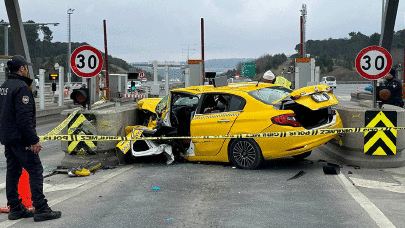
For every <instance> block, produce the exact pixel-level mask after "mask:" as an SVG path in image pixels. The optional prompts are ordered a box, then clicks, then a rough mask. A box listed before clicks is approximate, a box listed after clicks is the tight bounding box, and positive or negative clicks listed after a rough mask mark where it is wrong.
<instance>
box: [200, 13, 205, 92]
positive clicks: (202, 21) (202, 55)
mask: <svg viewBox="0 0 405 228" xmlns="http://www.w3.org/2000/svg"><path fill="white" fill-rule="evenodd" d="M201 60H202V67H201V68H202V85H204V84H205V83H204V75H205V63H204V18H201Z"/></svg>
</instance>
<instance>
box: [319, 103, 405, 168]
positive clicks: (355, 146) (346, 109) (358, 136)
mask: <svg viewBox="0 0 405 228" xmlns="http://www.w3.org/2000/svg"><path fill="white" fill-rule="evenodd" d="M362 104H363V105H364V104H371V103H365V102H362ZM336 110H337V111H338V112H339V114H340V117H341V119H342V122H343V127H360V128H362V127H365V112H366V111H396V112H397V126H398V127H405V109H403V108H399V107H396V106H392V105H384V106H383V109H374V108H371V107H364V106H352V105H346V106H341V105H339V106H337V107H336ZM342 143H343V145H342V146H339V145H338V144H337V142H335V141H331V142H328V143H327V144H325V145H323V146H322V147H321V148H320V149H321V151H323V152H324V153H326V154H328V155H329V156H331V157H334V158H335V159H337V160H339V161H341V162H343V163H346V164H352V165H358V166H363V167H369V168H395V167H401V166H405V157H404V155H403V154H404V152H405V130H399V131H398V133H397V141H396V146H397V153H396V155H390V156H378V155H366V154H364V133H348V134H344V135H343V136H342Z"/></svg>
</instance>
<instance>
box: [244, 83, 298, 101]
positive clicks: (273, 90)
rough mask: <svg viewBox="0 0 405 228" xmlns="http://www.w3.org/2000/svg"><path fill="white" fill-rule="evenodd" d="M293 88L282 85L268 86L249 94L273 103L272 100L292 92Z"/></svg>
mask: <svg viewBox="0 0 405 228" xmlns="http://www.w3.org/2000/svg"><path fill="white" fill-rule="evenodd" d="M291 92H292V90H290V89H287V88H285V87H282V86H273V87H266V88H262V89H258V90H253V91H251V92H249V95H250V96H252V97H254V98H255V99H256V100H259V101H261V102H263V103H265V104H268V105H272V102H274V101H278V100H280V99H281V98H283V97H285V96H287V95H288V94H290V93H291Z"/></svg>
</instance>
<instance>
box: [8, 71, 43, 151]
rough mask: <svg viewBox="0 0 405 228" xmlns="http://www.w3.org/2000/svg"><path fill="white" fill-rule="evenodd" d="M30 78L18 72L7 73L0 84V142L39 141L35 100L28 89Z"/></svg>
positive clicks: (31, 142)
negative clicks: (36, 128) (4, 79)
mask: <svg viewBox="0 0 405 228" xmlns="http://www.w3.org/2000/svg"><path fill="white" fill-rule="evenodd" d="M31 83H32V79H30V78H26V77H23V76H20V75H18V74H7V80H6V81H5V82H4V83H3V85H1V86H0V142H1V143H2V144H10V143H18V142H23V143H29V145H35V144H36V143H38V142H39V138H38V136H37V132H36V130H35V126H36V119H35V100H34V97H33V95H32V92H31V90H30V87H29V86H30V85H31Z"/></svg>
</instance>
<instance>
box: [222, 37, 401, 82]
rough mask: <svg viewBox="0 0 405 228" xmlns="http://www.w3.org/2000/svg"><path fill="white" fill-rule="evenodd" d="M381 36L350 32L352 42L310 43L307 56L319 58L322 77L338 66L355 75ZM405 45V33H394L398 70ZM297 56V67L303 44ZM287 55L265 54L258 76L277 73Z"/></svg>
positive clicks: (297, 51) (232, 73)
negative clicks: (361, 55)
mask: <svg viewBox="0 0 405 228" xmlns="http://www.w3.org/2000/svg"><path fill="white" fill-rule="evenodd" d="M379 41H380V34H379V33H373V34H372V35H370V36H367V35H364V34H362V33H361V32H350V33H349V37H348V38H339V39H332V38H329V39H325V40H308V41H306V52H307V53H309V54H310V56H311V58H315V65H316V66H319V67H320V70H321V73H328V72H331V71H333V69H334V66H341V67H344V68H346V69H348V70H352V71H355V65H354V63H355V59H356V56H357V54H358V53H359V52H360V51H361V50H362V49H363V48H365V47H368V46H378V45H379ZM404 42H405V30H399V31H397V32H395V33H394V35H393V41H392V45H391V55H392V56H393V61H394V62H393V65H394V67H397V64H398V63H401V62H402V61H403V58H402V56H398V54H397V53H394V54H393V52H395V51H394V50H403V48H404ZM295 50H296V54H294V55H292V56H290V57H289V58H290V59H291V63H290V64H289V65H291V66H294V64H295V62H294V60H293V59H294V58H298V57H299V56H300V54H299V52H300V44H297V45H296V46H295ZM287 59H288V58H287V56H286V55H285V54H283V53H282V54H276V55H269V54H265V55H263V56H261V57H259V58H257V59H255V60H253V62H255V63H256V74H262V73H264V72H265V71H267V70H275V69H277V68H278V67H279V66H280V65H281V64H282V63H284V62H285V61H287ZM242 65H243V63H239V64H238V65H237V67H236V69H234V70H232V71H229V72H227V73H226V75H229V76H231V75H236V74H241V72H242V70H241V69H242Z"/></svg>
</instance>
